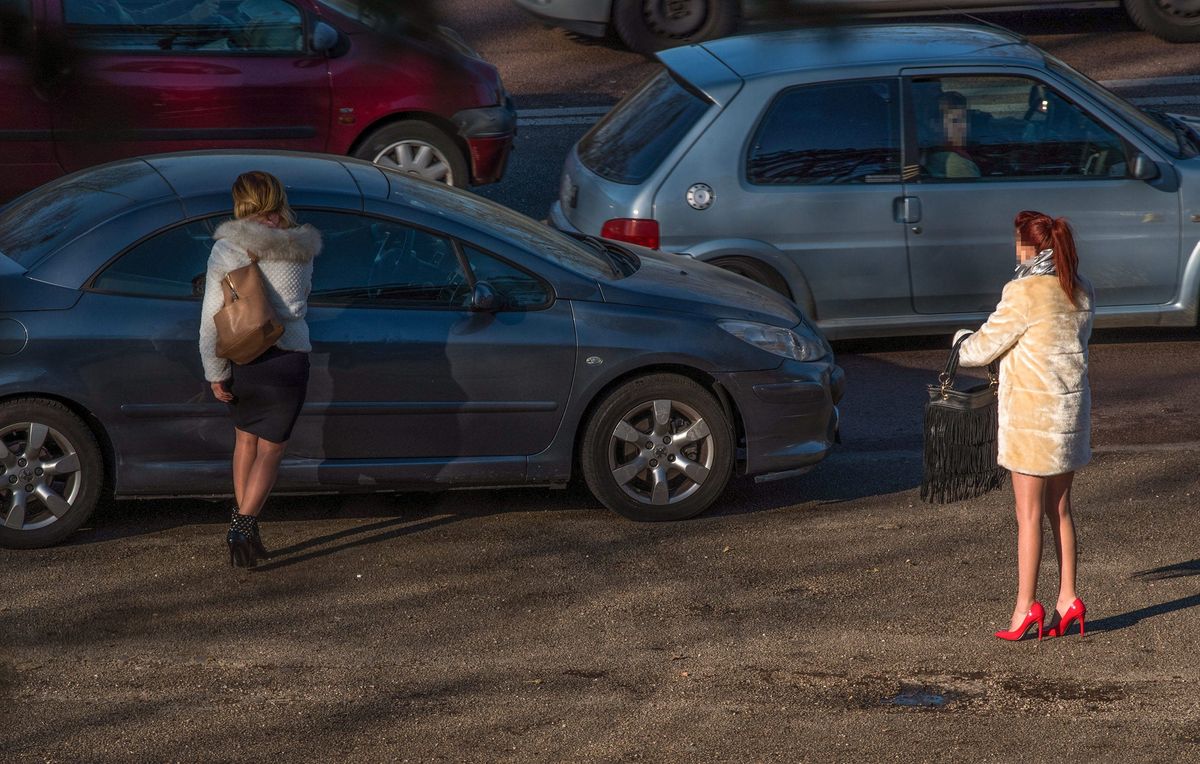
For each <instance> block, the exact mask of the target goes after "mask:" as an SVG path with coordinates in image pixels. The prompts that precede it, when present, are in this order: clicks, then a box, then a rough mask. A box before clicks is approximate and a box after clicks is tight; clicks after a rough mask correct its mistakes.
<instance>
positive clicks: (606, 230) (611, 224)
mask: <svg viewBox="0 0 1200 764" xmlns="http://www.w3.org/2000/svg"><path fill="white" fill-rule="evenodd" d="M600 236H602V237H603V238H605V239H616V240H617V241H627V242H629V243H630V244H637V245H638V246H642V247H649V248H650V249H658V221H657V220H644V219H639V218H613V219H612V220H606V221H605V222H604V227H603V228H601V229H600Z"/></svg>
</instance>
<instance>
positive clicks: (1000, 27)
mask: <svg viewBox="0 0 1200 764" xmlns="http://www.w3.org/2000/svg"><path fill="white" fill-rule="evenodd" d="M942 10H944V11H945V12H946V13H950V14H954V15H957V16H966V17H967V18H969V19H970V20H971V21H974V22H975V23H976V24H979V25H980V26H985V27H990V28H992V29H997V30H999V31H1001V32H1004V33H1005V34H1008V35H1010V36H1012V37H1015V38H1017V42H1020V43H1027V42H1029V38H1027V37H1026V36H1025V35H1023V34H1018V33H1017V32H1014V31H1012V30H1011V29H1009V28H1008V27H1006V26H1004V25H1003V24H997V23H996V22H994V21H988V20H987V19H981V18H979V17H978V16H975V15H974V14H970V13H967V12H966V11H964V10H962V9H961V8H960V9H955V8H951V7H949V6H945V5H943V6H942ZM1013 44H1014V43H1009V42H1005V43H1000V44H999V45H989V46H988V47H989V48H998V47H1000V45H1013Z"/></svg>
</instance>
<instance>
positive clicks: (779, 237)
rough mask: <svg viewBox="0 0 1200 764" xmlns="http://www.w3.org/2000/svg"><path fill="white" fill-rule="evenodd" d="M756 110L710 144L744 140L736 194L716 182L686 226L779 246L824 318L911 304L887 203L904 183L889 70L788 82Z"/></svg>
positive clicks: (904, 309)
mask: <svg viewBox="0 0 1200 764" xmlns="http://www.w3.org/2000/svg"><path fill="white" fill-rule="evenodd" d="M756 116H757V115H753V114H752V115H748V117H747V122H748V123H747V124H744V125H743V126H742V127H741V128H740V135H739V136H738V137H737V138H736V142H735V140H734V139H732V138H731V139H728V140H723V141H721V143H720V144H719V146H728V145H738V144H741V145H745V146H747V148H746V149H745V150H744V153H743V154H741V157H740V159H741V161H742V162H743V168H744V171H743V173H742V178H743V181H742V184H741V189H739V193H736V194H732V193H730V194H726V195H724V196H720V193H719V192H718V201H717V203H716V204H714V205H713V209H712V210H711V211H708V212H694V213H693V214H692V215H691V217H692V218H694V220H693V221H692V222H691V223H690V225H691V226H696V227H698V228H697V229H696V230H698V231H699V232H701V233H703V232H706V230H707V228H706V227H712V226H719V227H720V230H719V232H718V231H714V232H713V234H714V235H719V236H721V237H734V238H748V239H756V240H766V241H768V242H769V243H770V244H771V245H773V246H774V247H775V248H776V249H778V250H780V251H782V252H783V253H784V254H785V255H786V256H787V257H789V258H790V259H791V260H792V261H793V262H794V263H795V264H796V265H797V266H799V268H800V270H801V271H802V273H803V276H804V278H805V279H806V280H807V282H808V284H809V286H810V288H811V291H812V297H813V301H814V305H815V309H816V316H815V317H814V318H816V319H817V320H818V321H819V323H820V324H821V325H822V326H825V327H828V326H831V325H834V324H847V323H853V322H854V321H856V320H859V319H864V318H868V317H878V316H892V315H898V314H906V313H908V312H909V311H910V310H911V308H910V296H909V289H908V272H907V269H908V264H907V260H906V257H905V250H904V230H903V227H902V226H901V225H900V224H898V223H897V222H896V219H895V209H894V208H895V205H896V200H897V199H898V198H899V197H900V196H901V194H902V188H903V187H902V185H901V182H900V99H899V80H898V78H894V77H892V78H872V79H862V80H850V81H842V82H824V83H816V84H809V85H800V86H796V87H792V88H788V89H785V90H783V91H781V92H780V93H778V94H777V95H776V96H775V97H774V98H773V99H772V100H771V102H770V103H769V105H768V106H767V107H766V109H765V111H763V112H762V116H761V117H760V118H757V124H756V123H755V120H756ZM724 119H725V120H730V117H728V116H726V117H724ZM732 123H733V124H736V118H735V119H734V120H733V122H732ZM747 134H749V135H750V136H751V139H750V141H749V143H748V144H746V143H745V142H744V140H745V139H744V137H742V136H745V135H747ZM707 137H708V136H706V138H707ZM722 150H724V149H722ZM692 153H693V154H694V153H696V152H695V151H693V152H692ZM677 175H679V171H678V170H677V171H676V172H675V173H673V175H672V177H673V178H674V177H676V176H677ZM700 177H701V176H699V175H697V177H695V178H691V179H690V180H689V181H688V182H695V180H698V179H700ZM661 196H662V195H661V194H660V197H661ZM679 196H680V198H682V196H683V194H682V193H680V194H679ZM718 205H719V207H720V208H719V209H718ZM689 230H692V229H691V228H689Z"/></svg>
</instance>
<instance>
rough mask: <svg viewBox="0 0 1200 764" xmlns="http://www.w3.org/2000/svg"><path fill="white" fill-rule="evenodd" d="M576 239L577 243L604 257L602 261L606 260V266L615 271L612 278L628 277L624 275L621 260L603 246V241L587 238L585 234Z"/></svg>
mask: <svg viewBox="0 0 1200 764" xmlns="http://www.w3.org/2000/svg"><path fill="white" fill-rule="evenodd" d="M576 238H578V239H579V241H582V242H583V243H584V244H587V245H588V246H590V247H591V248H592V249H594V250H596V251H597V252H599V253H600V254H602V255H604V259H605V260H607V261H608V264H609V265H610V266H612V269H613V270H614V271H616V272H615V273H614V274H613V275H614V276H627V275H629V274H627V273H625V264H624V263H623V262H622V261H621V259H620V258H619V257H617V255H616V254H614V253H613V251H612V250H611V249H609V248H608V245H607V244H605V243H604V242H603V241H601V240H600V239H597V238H596V237H595V236H588V235H587V234H585V233H581V234H579V235H578V236H577V237H576Z"/></svg>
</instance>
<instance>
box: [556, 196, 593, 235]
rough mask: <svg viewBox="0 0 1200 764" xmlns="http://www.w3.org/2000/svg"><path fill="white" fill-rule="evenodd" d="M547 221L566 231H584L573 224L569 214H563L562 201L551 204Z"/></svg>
mask: <svg viewBox="0 0 1200 764" xmlns="http://www.w3.org/2000/svg"><path fill="white" fill-rule="evenodd" d="M547 222H548V223H550V225H552V226H554V227H555V228H557V229H558V230H560V231H566V232H567V233H584V232H583V231H580V230H579V229H578V228H576V227H575V226H573V225H571V221H570V220H567V216H566V215H564V214H563V209H562V202H561V201H555V202H554V204H552V205H550V217H549V219H548V220H547Z"/></svg>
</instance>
